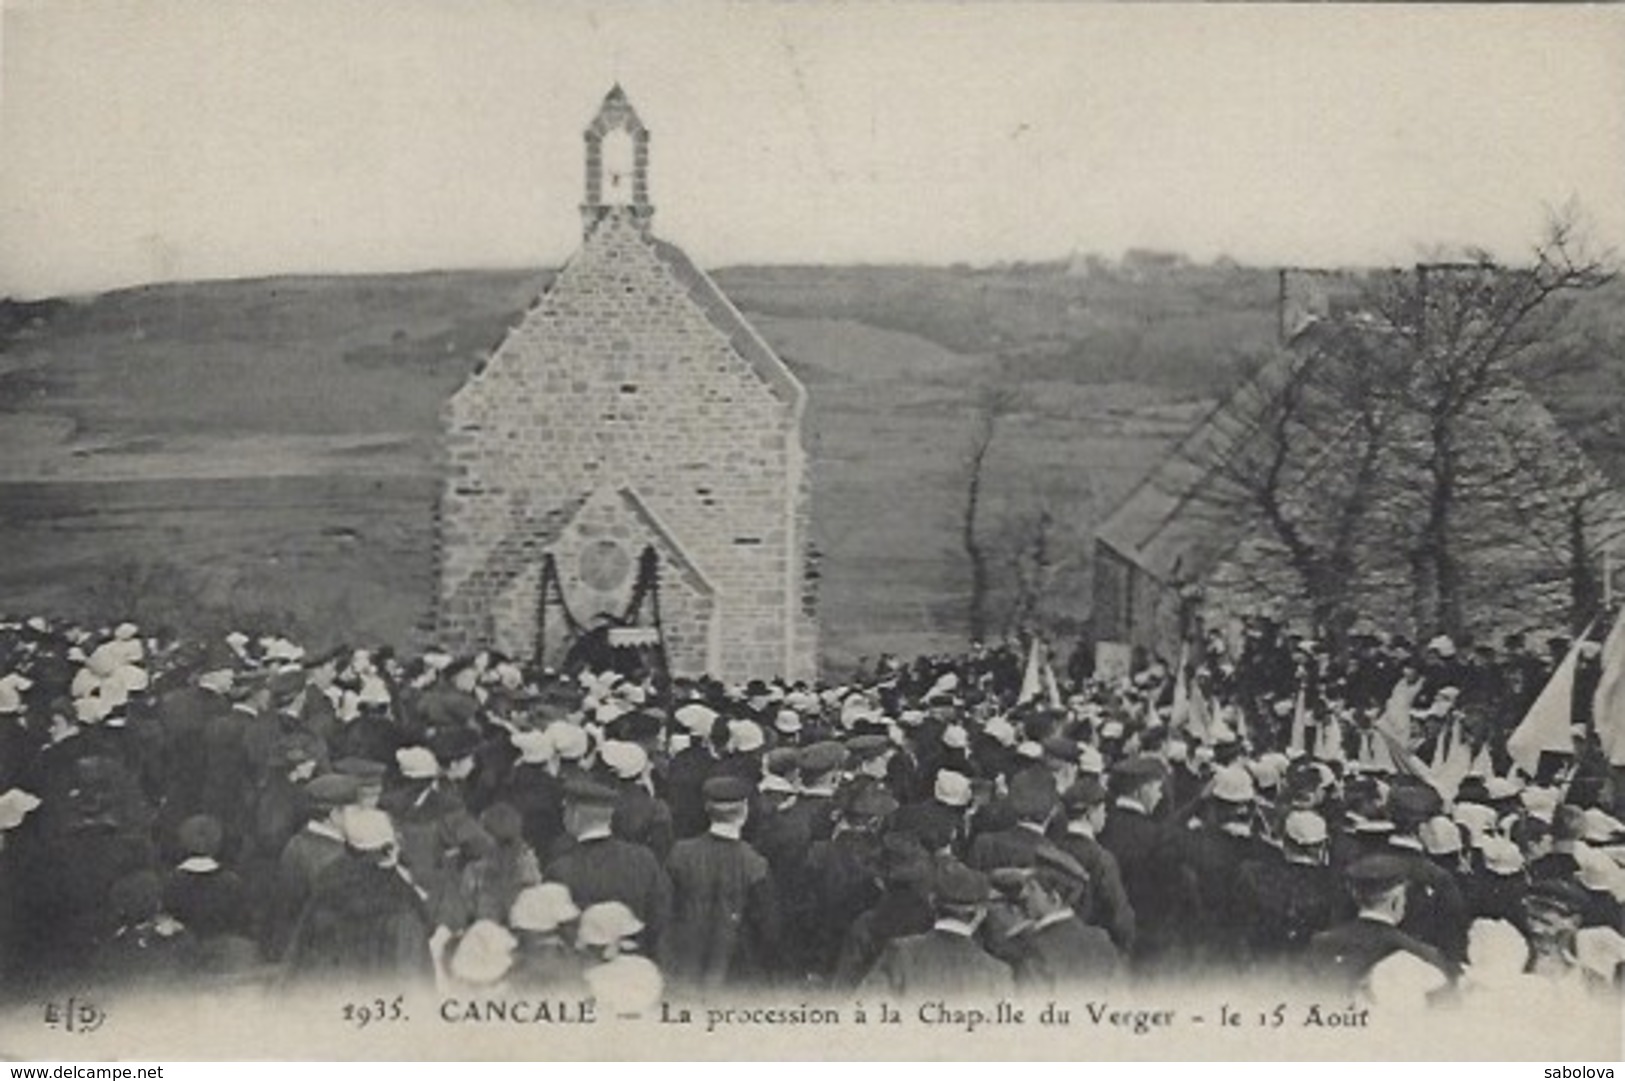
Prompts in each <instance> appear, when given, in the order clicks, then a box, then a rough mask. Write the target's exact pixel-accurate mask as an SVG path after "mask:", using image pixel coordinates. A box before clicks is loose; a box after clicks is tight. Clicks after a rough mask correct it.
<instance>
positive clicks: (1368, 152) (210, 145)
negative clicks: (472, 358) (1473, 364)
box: [0, 0, 1625, 297]
mask: <svg viewBox="0 0 1625 1081" xmlns="http://www.w3.org/2000/svg"><path fill="white" fill-rule="evenodd" d="M0 3H4V8H3V12H4V14H3V17H0V296H4V295H13V296H21V297H38V296H48V295H56V294H65V293H84V292H93V291H99V290H103V289H108V288H112V287H118V286H124V285H132V284H139V283H146V282H153V281H172V280H190V279H204V278H223V277H249V276H262V275H269V274H285V273H349V272H369V273H370V272H380V271H407V270H418V269H433V268H457V267H522V266H552V265H557V264H558V263H560V262H561V261H562V260H563V259H565V258H567V257H568V255H569V254H570V252H571V251H572V250H573V249H574V247H575V246H576V245H577V244H578V243H579V241H580V231H581V225H580V216H579V212H578V209H577V207H578V204H579V202H580V200H581V195H582V143H581V131H582V129H583V128H584V127H585V126H586V124H587V123H588V122H589V120H590V119H591V117H592V115H593V113H594V112H595V111H596V109H597V107H598V104H599V102H600V101H601V100H602V98H603V95H604V93H605V92H606V91H607V90H608V89H609V87H610V86H611V85H612V84H613V83H614V82H616V81H617V80H618V81H619V82H620V83H621V84H622V85H623V86H624V87H625V89H626V91H627V93H628V95H629V96H630V98H631V100H632V102H633V104H634V106H635V107H636V108H637V110H638V112H639V114H640V115H641V116H642V118H643V120H644V122H645V123H646V124H647V126H648V127H649V128H650V130H651V131H652V133H653V136H652V141H651V167H650V188H651V197H652V201H653V202H654V204H655V208H656V213H655V218H654V228H655V231H656V232H657V233H658V234H659V235H661V236H663V237H665V238H667V239H670V240H672V241H674V242H676V243H678V244H680V245H681V246H682V247H684V249H685V250H687V251H688V252H689V253H690V254H691V255H692V256H693V257H694V258H695V259H696V260H697V261H698V262H699V263H700V264H701V265H706V266H721V265H728V264H736V263H744V262H767V263H819V262H870V263H881V262H919V263H950V262H956V261H965V262H970V263H975V264H985V263H991V262H995V261H1000V260H1016V259H1053V258H1063V257H1065V256H1067V255H1068V254H1069V253H1071V252H1074V251H1078V252H1100V253H1104V254H1106V255H1115V254H1118V253H1120V252H1121V251H1123V250H1124V249H1125V248H1129V247H1145V248H1158V249H1165V250H1178V251H1183V252H1186V253H1188V254H1190V255H1191V256H1193V257H1194V258H1198V259H1203V260H1206V259H1211V258H1214V257H1216V256H1218V255H1221V254H1223V255H1228V256H1230V257H1232V258H1236V259H1240V260H1242V261H1244V262H1249V263H1255V264H1262V265H1277V264H1292V265H1333V264H1349V263H1359V264H1378V263H1395V262H1406V261H1410V260H1414V259H1415V258H1417V257H1418V256H1421V255H1425V254H1429V253H1433V252H1435V251H1436V250H1438V249H1441V248H1443V247H1447V246H1451V245H1469V244H1470V245H1477V246H1481V247H1484V248H1487V249H1489V250H1490V251H1492V252H1493V253H1495V254H1496V255H1498V256H1500V257H1501V258H1504V259H1515V258H1517V257H1518V256H1519V254H1520V253H1521V252H1523V251H1525V250H1527V248H1528V247H1529V246H1530V245H1531V244H1532V243H1533V242H1534V241H1535V240H1536V239H1538V236H1539V233H1540V230H1541V226H1542V222H1543V219H1544V216H1545V215H1546V213H1547V211H1548V208H1550V207H1553V206H1557V205H1561V204H1564V203H1567V202H1569V201H1571V200H1577V201H1578V204H1579V205H1580V206H1581V207H1583V208H1584V211H1585V213H1586V215H1587V218H1588V225H1589V228H1590V232H1591V235H1592V237H1593V239H1594V240H1595V241H1597V242H1598V243H1599V244H1601V245H1603V246H1610V245H1611V246H1616V247H1620V248H1625V198H1622V196H1625V12H1622V11H1621V10H1620V9H1619V8H1616V7H1612V6H1604V7H1587V6H1557V7H1540V8H1524V7H1514V6H1499V5H1496V6H1483V7H1479V6H1470V5H1449V6H1444V7H1438V8H1430V7H1412V6H1402V5H1391V6H1390V5H1381V6H1376V7H1368V8H1362V9H1348V8H1342V7H1337V6H1331V5H1261V6H1256V7H1228V6H1200V7H1197V6H1191V7H1187V6H1182V5H1161V4H1156V5H1121V4H1100V5H1096V4H1081V3H1079V4H1074V3H1062V2H1052V3H1043V4H1018V3H1003V2H983V3H946V2H929V3H928V2H918V3H906V2H903V3H885V4H882V3H856V2H844V3H836V2H826V3H817V2H814V3H797V4H780V3H770V2H752V3H717V2H708V0H685V2H683V3H680V4H679V3H667V2H660V3H603V2H595V3H587V2H569V0H546V2H542V0H433V2H430V0H254V2H247V0H207V2H199V0H101V2H95V3H83V2H78V0H0Z"/></svg>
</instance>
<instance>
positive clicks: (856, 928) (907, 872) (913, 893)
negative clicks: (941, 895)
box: [830, 832, 936, 989]
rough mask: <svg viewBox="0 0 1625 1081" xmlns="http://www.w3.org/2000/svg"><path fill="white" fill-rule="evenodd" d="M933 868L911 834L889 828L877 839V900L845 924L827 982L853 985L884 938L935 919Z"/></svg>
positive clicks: (913, 931)
mask: <svg viewBox="0 0 1625 1081" xmlns="http://www.w3.org/2000/svg"><path fill="white" fill-rule="evenodd" d="M935 874H936V864H935V863H934V862H933V860H932V858H931V855H930V854H929V853H928V852H927V851H926V850H925V848H924V846H922V845H921V844H920V842H919V841H918V840H917V839H916V838H915V837H914V836H913V835H911V834H906V833H896V832H893V833H889V834H887V835H886V836H885V837H883V838H882V839H881V845H880V866H879V875H880V880H881V884H882V892H881V895H880V900H878V901H876V902H875V904H874V905H873V907H871V908H870V909H869V910H868V911H867V912H865V913H863V915H861V916H859V917H858V918H857V919H855V920H853V921H852V926H851V927H849V928H847V929H846V934H845V936H844V937H843V938H842V941H841V953H840V956H839V957H838V958H837V960H836V963H835V973H834V975H833V977H832V978H831V980H830V983H831V985H832V986H834V987H837V988H841V989H850V988H855V987H857V986H858V983H859V981H861V980H862V979H863V977H864V975H865V974H866V973H867V972H868V971H869V970H870V969H871V968H873V967H874V964H875V962H876V961H878V960H879V959H880V955H881V954H882V953H884V952H885V949H886V946H887V944H888V943H890V942H892V941H893V940H894V939H899V938H904V937H907V936H908V935H922V934H924V933H925V932H927V931H929V930H931V924H932V923H933V922H935V920H936V916H935V914H934V913H933V911H932V908H931V884H932V880H933V878H934V876H935Z"/></svg>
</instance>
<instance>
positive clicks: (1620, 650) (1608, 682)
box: [1591, 608, 1625, 766]
mask: <svg viewBox="0 0 1625 1081" xmlns="http://www.w3.org/2000/svg"><path fill="white" fill-rule="evenodd" d="M1591 717H1592V723H1593V724H1595V725H1596V728H1597V738H1598V739H1600V740H1601V741H1602V749H1603V753H1604V754H1606V755H1607V756H1608V763H1609V765H1613V766H1625V608H1621V609H1620V610H1619V617H1618V618H1617V619H1615V620H1614V628H1613V630H1611V631H1609V632H1608V640H1607V641H1606V642H1604V643H1603V644H1602V678H1601V679H1599V680H1598V681H1597V693H1596V695H1595V696H1594V697H1593V698H1592V699H1591Z"/></svg>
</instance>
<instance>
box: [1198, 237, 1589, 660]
mask: <svg viewBox="0 0 1625 1081" xmlns="http://www.w3.org/2000/svg"><path fill="white" fill-rule="evenodd" d="M1574 219H1575V215H1574V213H1573V212H1572V211H1569V212H1566V213H1565V214H1563V215H1558V216H1554V218H1553V220H1552V223H1551V225H1550V226H1549V228H1548V232H1547V234H1546V235H1545V237H1544V238H1543V240H1542V242H1541V243H1540V244H1539V245H1538V246H1537V247H1536V248H1535V251H1534V256H1533V259H1532V260H1531V262H1530V263H1529V265H1527V266H1523V267H1516V268H1506V267H1502V266H1499V265H1497V264H1495V263H1494V262H1492V261H1491V260H1490V259H1489V258H1488V257H1487V256H1486V255H1484V254H1483V253H1475V254H1474V255H1472V256H1471V257H1470V258H1469V259H1467V260H1465V261H1460V262H1453V263H1430V264H1426V265H1423V266H1419V267H1417V268H1415V269H1414V270H1407V271H1391V272H1384V273H1381V274H1373V275H1366V276H1364V277H1363V278H1362V279H1360V280H1359V281H1357V282H1354V283H1352V284H1349V283H1346V284H1348V289H1347V292H1348V295H1347V296H1345V297H1344V298H1343V303H1341V304H1326V305H1323V306H1322V307H1323V310H1321V311H1319V312H1318V317H1317V318H1316V319H1314V320H1312V321H1310V322H1309V323H1308V325H1307V327H1306V328H1299V330H1298V331H1297V333H1296V336H1295V337H1294V339H1293V340H1292V342H1291V343H1290V345H1289V346H1288V347H1287V348H1284V349H1283V350H1281V351H1280V352H1279V353H1277V354H1274V355H1271V356H1267V357H1265V358H1263V359H1262V360H1261V361H1260V362H1259V363H1258V364H1257V366H1256V371H1255V372H1254V374H1253V375H1252V377H1251V378H1250V379H1248V380H1247V381H1246V382H1244V383H1243V385H1242V386H1241V388H1240V389H1239V390H1237V391H1236V392H1235V393H1234V394H1233V395H1232V396H1231V398H1230V399H1229V400H1228V401H1226V402H1225V403H1224V404H1223V405H1221V406H1220V407H1219V408H1218V409H1217V410H1216V411H1215V412H1214V414H1213V415H1212V417H1211V418H1210V421H1209V423H1208V424H1206V425H1204V426H1203V429H1202V431H1203V433H1204V434H1202V435H1201V436H1200V437H1193V438H1190V439H1187V440H1186V441H1185V442H1184V443H1183V444H1182V445H1181V450H1180V456H1181V457H1183V458H1184V459H1185V462H1186V469H1185V470H1183V471H1177V470H1176V471H1173V472H1171V473H1169V474H1168V479H1169V480H1170V481H1171V489H1170V490H1173V491H1178V492H1181V493H1183V494H1182V495H1180V496H1179V498H1180V499H1181V500H1183V501H1185V502H1188V503H1190V504H1192V505H1194V506H1197V507H1199V508H1200V509H1201V510H1202V511H1204V512H1205V513H1206V514H1207V516H1208V520H1209V522H1210V523H1211V526H1210V527H1211V528H1212V529H1213V530H1214V531H1215V532H1216V534H1222V533H1223V532H1224V531H1226V530H1233V531H1235V532H1237V534H1238V535H1242V536H1248V535H1258V534H1260V533H1262V534H1263V535H1264V536H1266V537H1267V538H1268V540H1269V541H1271V542H1273V544H1274V546H1275V547H1276V548H1278V549H1279V551H1280V553H1281V560H1282V561H1283V562H1284V563H1285V564H1286V565H1287V566H1288V567H1290V569H1291V571H1292V572H1293V575H1294V577H1295V578H1296V580H1297V582H1298V583H1299V585H1300V586H1301V592H1302V595H1303V597H1304V599H1305V600H1306V601H1307V606H1308V609H1309V614H1310V616H1311V619H1312V621H1313V623H1314V627H1315V630H1316V632H1317V633H1318V634H1321V635H1324V636H1325V637H1326V638H1327V639H1328V640H1330V641H1331V642H1332V644H1333V645H1334V647H1336V646H1338V645H1340V644H1341V643H1342V641H1343V640H1344V639H1345V637H1346V634H1347V632H1348V631H1349V630H1350V629H1351V627H1352V624H1353V622H1354V619H1355V617H1356V615H1357V614H1358V613H1360V612H1361V611H1362V609H1363V608H1365V607H1367V606H1368V604H1369V602H1371V601H1372V600H1374V599H1375V593H1374V592H1370V591H1376V590H1378V588H1379V583H1384V584H1382V585H1381V587H1380V588H1381V589H1382V590H1388V591H1390V592H1389V593H1385V594H1384V595H1383V599H1384V600H1392V599H1394V596H1397V595H1398V594H1397V593H1394V592H1393V591H1395V590H1398V589H1400V588H1401V587H1400V583H1402V582H1404V581H1405V580H1406V579H1407V578H1408V580H1409V587H1408V590H1405V591H1404V592H1405V593H1406V594H1408V600H1409V603H1410V607H1411V616H1412V622H1413V625H1414V629H1415V630H1416V631H1418V632H1421V633H1428V634H1431V633H1436V632H1439V631H1443V632H1446V633H1450V634H1452V635H1455V634H1459V633H1461V632H1462V631H1463V630H1464V624H1465V622H1466V619H1465V610H1466V607H1467V606H1466V604H1465V596H1466V588H1465V586H1466V580H1467V578H1468V577H1469V576H1468V575H1467V574H1466V570H1465V568H1464V566H1463V560H1464V554H1463V553H1464V552H1465V551H1466V550H1467V548H1468V546H1470V545H1475V544H1479V543H1481V542H1482V541H1483V540H1484V537H1483V535H1482V530H1483V529H1484V528H1485V527H1484V524H1483V522H1482V520H1481V519H1482V517H1483V516H1482V515H1479V514H1477V513H1476V512H1475V513H1474V514H1473V515H1472V516H1471V517H1472V520H1471V521H1467V520H1464V518H1463V513H1464V507H1466V506H1469V505H1470V504H1472V502H1473V501H1474V500H1476V499H1482V498H1483V490H1484V489H1489V490H1492V491H1493V489H1494V483H1492V482H1491V478H1486V477H1483V476H1479V475H1478V474H1477V473H1475V470H1479V469H1481V465H1482V459H1483V457H1484V454H1483V446H1482V444H1483V442H1484V441H1485V440H1486V439H1487V438H1489V435H1488V432H1489V428H1490V425H1487V423H1486V420H1487V419H1488V420H1492V421H1493V420H1494V414H1495V413H1496V411H1497V410H1498V409H1502V408H1503V407H1504V403H1505V400H1506V399H1507V397H1508V396H1509V395H1516V394H1521V393H1522V391H1521V381H1520V372H1521V370H1523V369H1524V368H1525V367H1527V365H1528V363H1529V361H1530V360H1531V359H1532V358H1534V357H1542V358H1545V359H1546V360H1547V361H1549V360H1550V357H1551V355H1552V353H1553V351H1554V349H1556V345H1555V343H1556V342H1557V341H1558V339H1559V337H1560V335H1559V324H1560V323H1561V321H1562V319H1563V317H1564V315H1565V314H1566V312H1567V309H1568V306H1569V301H1570V298H1572V297H1574V296H1576V295H1577V294H1579V293H1580V292H1582V291H1584V290H1588V289H1592V288H1595V287H1597V286H1599V285H1602V284H1603V283H1605V282H1606V281H1608V280H1609V277H1610V276H1611V272H1610V271H1609V270H1608V269H1607V266H1606V263H1605V260H1604V259H1602V258H1598V257H1594V256H1592V255H1591V254H1590V253H1588V252H1587V251H1586V247H1585V244H1584V242H1583V241H1582V240H1581V238H1580V237H1579V235H1578V232H1577V230H1576V228H1575V226H1574V224H1573V222H1574ZM1585 359H1586V362H1588V363H1589V358H1585ZM1525 400H1527V397H1526V396H1525ZM1526 419H1527V418H1522V419H1519V420H1515V421H1512V423H1513V426H1514V427H1516V425H1517V424H1519V423H1523V420H1526ZM1547 420H1548V422H1549V420H1550V418H1549V417H1548V418H1547ZM1548 427H1551V425H1550V424H1549V423H1548ZM1557 434H1558V435H1560V434H1561V433H1557ZM1541 438H1542V440H1544V442H1542V441H1541V440H1536V441H1535V442H1536V443H1537V444H1539V445H1541V446H1544V447H1545V448H1546V450H1545V451H1544V452H1543V453H1545V454H1548V455H1552V451H1553V438H1554V436H1553V433H1552V432H1546V433H1545V434H1543V435H1542V437H1541ZM1552 456H1553V457H1554V460H1556V461H1565V460H1569V461H1571V465H1570V466H1566V467H1557V466H1552V465H1547V466H1546V467H1545V468H1546V469H1548V471H1549V470H1550V469H1552V468H1570V469H1574V468H1580V467H1579V466H1575V465H1573V464H1572V460H1578V461H1580V462H1583V461H1584V456H1583V455H1582V454H1580V452H1579V450H1578V448H1577V447H1575V448H1571V449H1570V450H1569V452H1568V454H1567V455H1565V454H1555V455H1552ZM1523 457H1524V458H1527V457H1528V456H1527V455H1524V456H1523ZM1497 468H1499V469H1502V470H1503V471H1510V472H1514V473H1516V472H1520V471H1521V472H1522V473H1525V474H1527V473H1529V470H1530V468H1531V467H1530V465H1529V463H1528V462H1527V461H1524V460H1522V459H1520V458H1519V456H1518V455H1513V456H1512V461H1511V462H1510V463H1508V462H1505V461H1503V462H1501V463H1499V465H1498V466H1497ZM1530 479H1531V478H1530V476H1525V477H1524V478H1523V485H1522V487H1521V488H1519V489H1518V490H1519V491H1523V492H1527V491H1528V490H1529V481H1530ZM1501 481H1502V482H1504V481H1505V477H1503V478H1501ZM1543 481H1544V488H1542V489H1541V490H1543V491H1547V492H1548V493H1550V492H1560V493H1561V494H1562V496H1563V499H1565V500H1567V502H1566V503H1564V504H1563V505H1562V506H1561V507H1558V506H1555V505H1554V506H1553V507H1552V508H1549V509H1548V510H1547V511H1546V512H1544V513H1546V516H1547V518H1548V520H1549V521H1560V520H1561V521H1570V522H1571V526H1572V528H1571V529H1570V533H1571V536H1569V537H1568V539H1566V540H1565V539H1563V538H1562V537H1561V536H1560V535H1558V534H1553V533H1551V531H1550V530H1548V531H1547V533H1546V534H1544V535H1546V536H1549V537H1550V538H1552V542H1553V543H1555V544H1557V545H1558V546H1559V552H1558V554H1557V556H1556V559H1555V563H1554V562H1550V561H1548V563H1547V564H1546V565H1547V566H1556V567H1566V568H1568V570H1567V571H1566V572H1565V573H1567V574H1568V576H1569V578H1570V581H1571V587H1572V589H1573V591H1574V595H1575V596H1576V597H1579V596H1580V595H1581V594H1582V592H1584V591H1586V590H1589V589H1593V586H1592V585H1589V584H1588V583H1592V582H1594V573H1595V572H1594V563H1595V558H1596V552H1597V547H1596V545H1597V543H1598V540H1597V537H1598V535H1599V534H1598V529H1599V527H1598V524H1597V518H1598V508H1600V507H1601V506H1602V503H1603V493H1604V492H1605V490H1606V489H1607V485H1606V483H1605V482H1604V481H1603V480H1602V478H1601V477H1600V475H1597V474H1595V470H1592V472H1591V474H1588V475H1587V476H1585V477H1581V476H1580V475H1578V474H1575V475H1573V476H1563V477H1552V476H1547V477H1545V478H1543ZM1513 540H1514V541H1515V542H1516V541H1517V538H1513ZM1577 603H1578V602H1577Z"/></svg>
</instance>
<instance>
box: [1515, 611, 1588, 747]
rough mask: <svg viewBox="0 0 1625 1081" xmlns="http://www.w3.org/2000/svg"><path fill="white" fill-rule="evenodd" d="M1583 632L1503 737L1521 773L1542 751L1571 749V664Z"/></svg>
mask: <svg viewBox="0 0 1625 1081" xmlns="http://www.w3.org/2000/svg"><path fill="white" fill-rule="evenodd" d="M1588 630H1589V628H1588ZM1584 641H1585V635H1583V634H1582V635H1581V636H1580V637H1579V638H1576V639H1575V640H1574V644H1573V645H1572V646H1570V647H1569V651H1568V653H1567V655H1565V656H1564V658H1563V663H1562V664H1560V665H1558V666H1557V671H1555V672H1553V673H1552V678H1551V679H1549V680H1547V681H1546V686H1545V687H1544V688H1543V689H1542V690H1541V692H1540V697H1538V698H1536V699H1535V703H1534V705H1532V706H1530V707H1529V712H1528V713H1526V714H1524V718H1523V721H1522V722H1521V723H1520V724H1519V725H1518V727H1517V728H1516V729H1515V730H1514V731H1513V733H1512V735H1511V736H1509V737H1507V753H1508V754H1510V755H1511V756H1512V760H1513V761H1514V762H1516V763H1517V764H1518V765H1519V766H1520V767H1521V768H1522V769H1523V771H1524V772H1525V773H1528V774H1531V775H1533V774H1534V772H1535V767H1536V766H1538V765H1539V764H1540V754H1541V752H1542V751H1561V752H1563V753H1564V754H1571V753H1573V751H1574V736H1573V735H1572V734H1571V733H1570V732H1569V725H1570V720H1571V718H1572V716H1573V712H1572V710H1573V705H1574V668H1575V665H1576V664H1577V663H1578V660H1579V656H1580V643H1581V642H1584Z"/></svg>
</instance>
